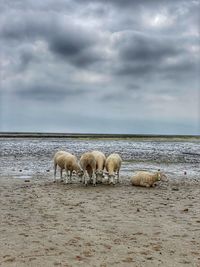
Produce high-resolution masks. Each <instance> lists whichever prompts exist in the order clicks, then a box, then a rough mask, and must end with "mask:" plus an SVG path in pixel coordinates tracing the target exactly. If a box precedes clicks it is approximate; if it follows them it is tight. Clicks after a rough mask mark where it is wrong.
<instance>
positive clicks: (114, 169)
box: [105, 153, 122, 184]
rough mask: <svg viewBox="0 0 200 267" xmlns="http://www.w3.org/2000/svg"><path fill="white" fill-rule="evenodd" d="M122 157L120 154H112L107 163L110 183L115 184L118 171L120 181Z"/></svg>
mask: <svg viewBox="0 0 200 267" xmlns="http://www.w3.org/2000/svg"><path fill="white" fill-rule="evenodd" d="M121 164H122V159H121V157H120V156H119V154H116V153H113V154H110V155H109V156H108V157H107V159H106V163H105V167H106V170H107V172H108V179H109V184H115V181H114V179H115V173H117V181H118V183H119V170H120V168H121Z"/></svg>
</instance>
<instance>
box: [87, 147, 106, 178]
mask: <svg viewBox="0 0 200 267" xmlns="http://www.w3.org/2000/svg"><path fill="white" fill-rule="evenodd" d="M91 153H92V155H94V157H95V160H96V179H97V182H102V178H103V170H104V167H105V163H106V156H105V155H104V153H102V152H100V151H97V150H94V151H92V152H91Z"/></svg>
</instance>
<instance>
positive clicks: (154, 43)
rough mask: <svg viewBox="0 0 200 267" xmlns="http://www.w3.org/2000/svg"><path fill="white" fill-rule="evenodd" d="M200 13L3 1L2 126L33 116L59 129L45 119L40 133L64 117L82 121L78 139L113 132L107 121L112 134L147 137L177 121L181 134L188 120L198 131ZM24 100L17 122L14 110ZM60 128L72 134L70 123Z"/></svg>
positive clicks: (194, 5) (169, 6)
mask: <svg viewBox="0 0 200 267" xmlns="http://www.w3.org/2000/svg"><path fill="white" fill-rule="evenodd" d="M199 7H200V1H199V0H192V1H186V0H177V1H174V0H173V1H172V0H170V1H158V0H152V1H143V0H142V1H135V0H133V1H131V0H125V1H118V0H116V1H114V0H111V1H105V0H95V1H91V0H86V1H80V0H76V1H72V0H68V1H62V0H58V1H56V2H55V1H53V0H44V1H39V0H35V1H32V0H27V1H22V0H16V1H14V2H13V1H11V0H7V1H1V2H0V38H1V43H0V51H1V59H0V67H1V98H2V99H3V100H1V104H2V106H1V113H2V114H3V115H2V116H1V120H3V121H4V122H5V121H8V122H9V121H11V118H12V116H13V118H14V120H15V121H16V122H17V121H19V120H20V121H21V122H23V121H25V119H24V120H23V113H26V116H27V117H28V114H29V113H30V112H32V114H29V116H30V117H31V121H32V122H33V123H34V127H33V128H34V129H37V121H38V116H39V115H38V114H42V113H43V112H44V114H45V115H44V118H43V119H44V121H45V122H46V123H47V122H48V123H49V124H48V125H49V126H48V125H45V124H44V123H43V122H42V118H40V127H42V126H44V127H49V129H52V128H53V125H52V119H51V118H49V119H48V114H50V113H51V116H52V114H54V113H55V114H56V115H55V117H56V116H58V115H59V114H60V113H62V114H63V115H64V117H67V116H68V115H70V116H71V117H73V118H74V120H73V123H72V121H71V122H70V120H69V121H68V124H70V125H69V128H70V129H72V131H73V129H74V131H80V132H81V131H92V132H95V131H99V132H103V131H104V130H105V126H104V124H103V122H104V121H105V123H106V127H108V128H109V131H110V132H117V131H118V130H117V127H119V129H120V130H121V127H120V126H119V125H120V124H123V129H124V131H127V132H131V131H134V130H135V131H136V130H137V129H138V131H139V132H141V133H142V132H143V131H144V130H143V128H142V125H144V124H145V122H146V121H147V118H148V122H149V123H148V125H151V123H150V122H151V121H152V122H154V123H155V124H156V125H159V122H160V121H163V123H164V121H165V122H166V125H168V126H169V127H170V120H171V121H172V120H173V123H172V124H171V125H173V126H171V127H172V128H173V127H174V125H175V123H176V122H177V124H178V123H179V122H180V121H181V122H183V121H184V119H185V120H186V122H185V124H184V125H190V126H191V124H190V122H192V125H193V132H194V131H196V130H194V129H197V124H198V122H196V121H197V118H199V115H198V114H199V101H198V97H199V96H198V94H197V92H198V89H199V83H200V81H199V75H198V72H199V69H200V61H199V23H198V20H199V13H198V11H199ZM11 18H12V19H11ZM188 92H189V93H188ZM15 101H17V102H16V103H17V104H16V105H14V104H13V108H15V109H17V110H19V111H18V112H14V113H13V114H11V112H10V110H9V109H8V108H7V106H6V102H7V103H11V102H13V103H14V102H15ZM7 105H8V104H7ZM37 106H40V112H36V107H37ZM185 107H187V110H190V113H189V114H188V112H186V110H185ZM25 109H26V110H25ZM51 109H52V111H51V112H50V110H51ZM42 110H43V112H42ZM54 110H55V112H54ZM24 111H25V112H24ZM24 116H25V115H24ZM83 117H84V118H87V119H88V120H87V119H86V120H87V123H83V120H84V119H83ZM105 118H108V119H105ZM29 120H30V118H29ZM137 120H140V121H139V122H137V123H136V121H137ZM112 121H113V123H112ZM132 122H135V123H136V125H137V129H134V128H132V127H130V125H131V123H132ZM142 122H144V123H142ZM53 124H54V127H55V129H56V131H59V130H60V131H61V129H63V127H62V124H63V121H62V120H61V119H59V120H54V122H53ZM3 125H5V123H4V124H3ZM6 125H8V126H6V127H8V128H6V129H11V130H12V123H7V124H6ZM0 127H1V126H0ZM23 127H24V128H23V129H25V128H26V125H25V123H24V125H23ZM38 127H39V126H38ZM93 127H94V130H93ZM149 127H150V126H149ZM184 127H185V128H184ZM184 127H183V128H181V127H179V128H178V129H177V131H180V129H182V131H183V129H185V131H186V130H187V129H186V126H184ZM191 127H192V126H191ZM30 128H31V125H30ZM30 128H29V129H30ZM0 129H1V130H3V129H5V127H4V128H0ZM147 129H148V127H147V128H146V130H145V131H147ZM149 130H151V129H150V128H149ZM172 130H173V129H172Z"/></svg>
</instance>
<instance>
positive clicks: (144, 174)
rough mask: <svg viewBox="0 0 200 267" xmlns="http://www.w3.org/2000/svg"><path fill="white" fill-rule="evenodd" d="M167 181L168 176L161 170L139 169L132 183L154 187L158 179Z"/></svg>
mask: <svg viewBox="0 0 200 267" xmlns="http://www.w3.org/2000/svg"><path fill="white" fill-rule="evenodd" d="M160 180H162V181H167V176H166V175H165V174H164V173H161V172H160V171H157V172H148V171H138V172H137V173H136V174H135V175H134V176H133V177H132V178H131V183H132V185H136V186H145V187H154V186H155V182H157V181H160Z"/></svg>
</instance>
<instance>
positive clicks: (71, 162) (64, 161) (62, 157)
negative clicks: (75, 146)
mask: <svg viewBox="0 0 200 267" xmlns="http://www.w3.org/2000/svg"><path fill="white" fill-rule="evenodd" d="M57 165H58V166H59V167H60V178H61V180H62V171H63V169H65V171H66V181H65V182H66V183H68V176H69V178H70V182H71V177H72V172H73V171H75V172H76V173H77V174H78V176H81V175H82V171H81V168H80V166H79V165H78V161H77V157H76V156H74V155H72V154H71V153H69V152H65V151H59V152H57V153H56V154H55V156H54V181H56V168H57ZM68 171H69V172H70V174H68Z"/></svg>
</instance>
